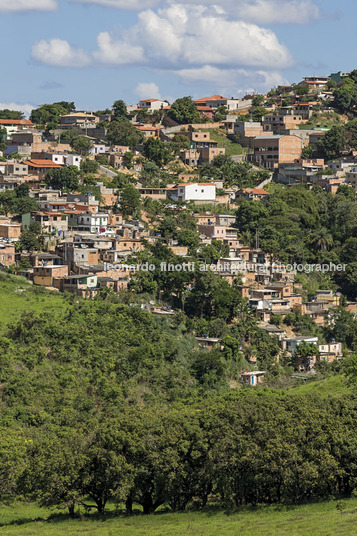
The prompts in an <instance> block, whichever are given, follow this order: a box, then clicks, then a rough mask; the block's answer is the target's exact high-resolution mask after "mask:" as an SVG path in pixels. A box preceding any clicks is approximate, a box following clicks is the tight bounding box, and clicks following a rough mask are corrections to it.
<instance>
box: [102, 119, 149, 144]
mask: <svg viewBox="0 0 357 536" xmlns="http://www.w3.org/2000/svg"><path fill="white" fill-rule="evenodd" d="M107 138H108V141H109V143H111V144H112V145H123V146H127V147H130V149H131V150H135V149H136V147H137V146H138V145H139V144H140V143H143V141H144V135H143V133H142V132H141V131H140V130H138V129H137V128H135V127H134V126H133V125H132V124H131V123H130V122H129V121H127V120H120V121H113V122H112V123H110V125H109V127H108V132H107Z"/></svg>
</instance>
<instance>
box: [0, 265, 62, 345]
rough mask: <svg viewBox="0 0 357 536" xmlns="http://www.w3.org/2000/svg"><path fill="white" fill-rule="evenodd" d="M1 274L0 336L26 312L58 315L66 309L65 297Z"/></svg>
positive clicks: (21, 279) (18, 278)
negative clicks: (44, 312) (4, 277)
mask: <svg viewBox="0 0 357 536" xmlns="http://www.w3.org/2000/svg"><path fill="white" fill-rule="evenodd" d="M3 276H4V274H0V335H2V334H3V333H4V330H5V328H6V326H7V325H8V324H10V323H11V322H14V321H15V320H17V319H18V318H19V317H20V316H21V314H22V313H24V312H31V311H33V312H35V313H41V312H43V311H46V312H48V314H57V313H59V312H60V311H62V310H63V308H64V307H65V304H66V302H65V299H64V297H63V295H59V294H56V293H55V292H50V291H46V290H45V289H42V288H39V287H33V285H31V284H30V283H28V282H27V281H26V279H25V278H23V277H15V276H8V277H6V279H3Z"/></svg>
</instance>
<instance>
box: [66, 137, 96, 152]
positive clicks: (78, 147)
mask: <svg viewBox="0 0 357 536" xmlns="http://www.w3.org/2000/svg"><path fill="white" fill-rule="evenodd" d="M71 147H72V149H73V150H74V151H75V152H76V153H79V154H80V155H82V156H85V155H88V154H89V153H90V150H91V149H92V147H93V142H92V140H90V139H89V138H86V137H85V136H78V137H75V138H73V139H72V140H71Z"/></svg>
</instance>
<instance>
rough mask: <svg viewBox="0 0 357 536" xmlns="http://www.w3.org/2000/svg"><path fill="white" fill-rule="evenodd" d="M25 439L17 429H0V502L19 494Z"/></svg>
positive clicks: (24, 460) (25, 460) (24, 455)
mask: <svg viewBox="0 0 357 536" xmlns="http://www.w3.org/2000/svg"><path fill="white" fill-rule="evenodd" d="M26 443H27V438H26V437H25V435H24V432H23V430H21V428H20V429H19V428H18V427H15V426H14V427H12V428H10V427H6V428H4V427H3V426H2V427H1V429H0V501H2V500H3V499H4V498H6V497H13V498H14V497H15V496H16V494H18V493H19V489H20V488H19V484H20V478H21V477H22V475H23V472H24V470H25V468H26V464H27V458H26Z"/></svg>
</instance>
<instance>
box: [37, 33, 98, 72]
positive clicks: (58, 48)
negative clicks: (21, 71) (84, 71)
mask: <svg viewBox="0 0 357 536" xmlns="http://www.w3.org/2000/svg"><path fill="white" fill-rule="evenodd" d="M32 57H33V59H35V60H36V61H38V62H40V63H45V64H47V65H53V66H55V67H84V66H85V65H89V64H90V62H91V58H90V55H89V54H88V53H87V52H85V51H84V50H82V49H80V48H73V47H71V45H70V44H69V43H68V42H67V41H64V40H62V39H51V40H50V41H46V40H45V39H42V40H41V41H38V42H37V43H35V44H34V45H33V47H32Z"/></svg>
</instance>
